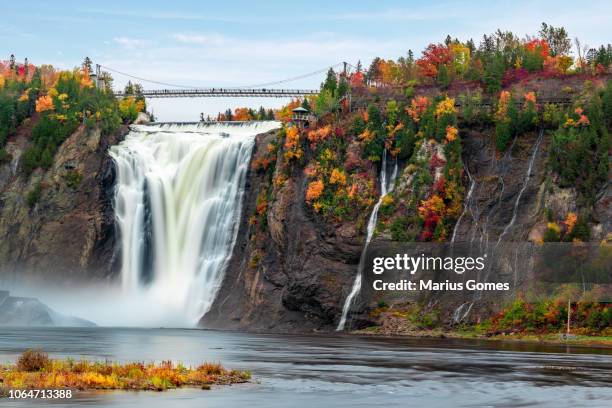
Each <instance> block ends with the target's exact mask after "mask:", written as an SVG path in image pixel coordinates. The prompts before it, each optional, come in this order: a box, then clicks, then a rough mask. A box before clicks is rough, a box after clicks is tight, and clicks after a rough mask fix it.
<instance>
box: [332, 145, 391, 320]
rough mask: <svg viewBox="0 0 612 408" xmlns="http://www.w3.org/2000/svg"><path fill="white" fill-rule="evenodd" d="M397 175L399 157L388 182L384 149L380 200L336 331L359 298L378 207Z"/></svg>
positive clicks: (370, 222) (371, 219)
mask: <svg viewBox="0 0 612 408" xmlns="http://www.w3.org/2000/svg"><path fill="white" fill-rule="evenodd" d="M396 177H397V159H396V160H395V164H394V166H393V172H392V173H391V179H390V180H389V183H387V150H386V149H385V150H384V151H383V156H382V165H381V168H380V197H379V199H378V202H376V204H375V205H374V208H373V209H372V213H371V214H370V219H369V220H368V226H367V229H366V241H365V245H364V246H363V251H362V252H361V256H360V258H359V266H358V267H357V276H356V277H355V280H354V281H353V286H352V287H351V292H350V293H349V295H348V296H347V298H346V300H345V301H344V306H343V307H342V316H341V317H340V323H338V327H337V328H336V331H342V330H344V326H345V325H346V319H347V317H348V314H349V312H350V310H351V307H352V306H353V303H354V302H355V299H356V298H357V295H358V294H359V292H360V291H361V280H362V275H363V264H364V262H365V256H366V252H367V250H368V246H369V244H370V241H371V240H372V236H373V235H374V230H375V229H376V222H377V220H378V209H379V208H380V206H381V204H382V200H383V197H384V196H386V195H387V194H388V193H390V192H391V191H393V187H394V186H395V178H396Z"/></svg>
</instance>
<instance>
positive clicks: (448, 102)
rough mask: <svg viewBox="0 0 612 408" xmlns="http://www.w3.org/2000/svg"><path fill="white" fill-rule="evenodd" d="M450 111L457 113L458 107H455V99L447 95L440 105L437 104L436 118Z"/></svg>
mask: <svg viewBox="0 0 612 408" xmlns="http://www.w3.org/2000/svg"><path fill="white" fill-rule="evenodd" d="M448 113H450V114H455V113H457V109H455V100H454V99H453V98H449V97H448V96H447V97H445V98H444V99H443V100H441V101H440V103H438V106H436V119H439V118H440V117H442V116H443V115H446V114H448Z"/></svg>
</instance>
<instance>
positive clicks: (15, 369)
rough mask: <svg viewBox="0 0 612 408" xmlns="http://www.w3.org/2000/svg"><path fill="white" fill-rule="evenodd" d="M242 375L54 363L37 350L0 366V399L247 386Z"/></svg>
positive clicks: (217, 367)
mask: <svg viewBox="0 0 612 408" xmlns="http://www.w3.org/2000/svg"><path fill="white" fill-rule="evenodd" d="M250 378H251V374H250V373H249V372H246V371H237V370H228V369H226V368H224V367H223V366H221V364H219V363H202V364H201V365H199V366H197V367H195V368H193V367H187V366H184V365H183V364H181V363H178V364H174V363H173V362H171V361H163V362H162V363H160V364H155V363H147V364H145V363H144V362H131V363H126V364H120V363H117V362H110V361H105V362H100V361H93V362H92V361H87V360H78V361H76V360H73V359H65V360H56V359H50V358H49V356H48V355H47V354H46V353H44V352H42V351H40V350H26V351H25V352H24V353H23V354H22V355H21V356H20V357H19V359H18V360H17V362H16V363H15V364H9V365H0V395H4V394H6V393H7V392H8V390H10V389H13V390H15V389H22V390H23V389H77V390H90V389H107V390H151V391H164V390H167V389H172V388H179V387H198V388H202V389H210V387H211V386H212V385H229V384H237V383H245V382H248V381H249V380H250Z"/></svg>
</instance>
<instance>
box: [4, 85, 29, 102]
mask: <svg viewBox="0 0 612 408" xmlns="http://www.w3.org/2000/svg"><path fill="white" fill-rule="evenodd" d="M0 88H2V87H1V86H0ZM28 99H30V89H26V90H25V92H24V93H22V94H21V96H20V97H19V102H26V101H27V100H28Z"/></svg>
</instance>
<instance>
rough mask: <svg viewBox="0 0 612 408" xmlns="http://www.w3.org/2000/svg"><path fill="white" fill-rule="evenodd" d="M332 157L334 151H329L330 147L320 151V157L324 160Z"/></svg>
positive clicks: (333, 156) (332, 158)
mask: <svg viewBox="0 0 612 408" xmlns="http://www.w3.org/2000/svg"><path fill="white" fill-rule="evenodd" d="M334 158H335V155H334V152H332V151H331V149H325V150H323V152H322V153H321V159H323V160H325V161H331V160H334Z"/></svg>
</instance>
